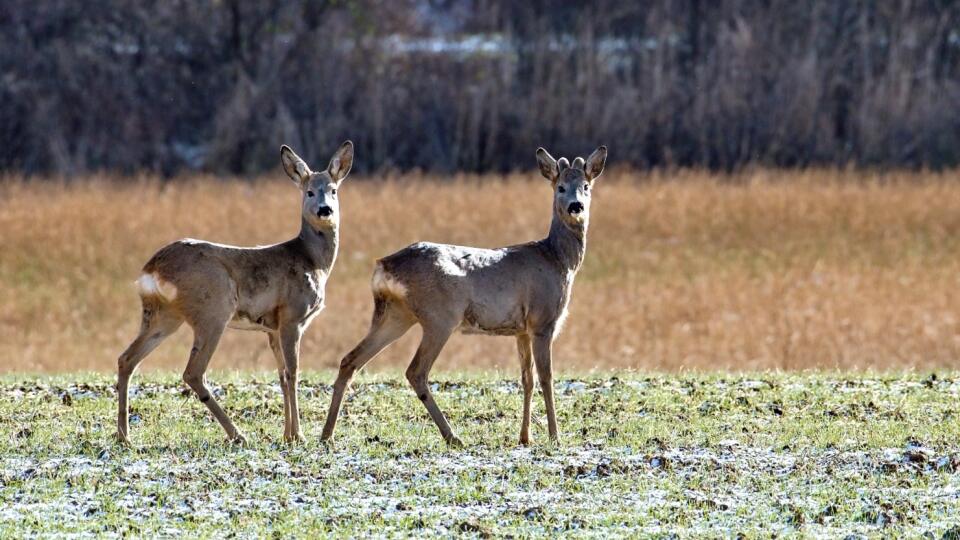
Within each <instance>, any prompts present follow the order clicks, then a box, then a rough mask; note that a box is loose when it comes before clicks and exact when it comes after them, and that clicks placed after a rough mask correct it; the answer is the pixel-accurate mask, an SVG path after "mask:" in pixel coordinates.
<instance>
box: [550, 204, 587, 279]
mask: <svg viewBox="0 0 960 540" xmlns="http://www.w3.org/2000/svg"><path fill="white" fill-rule="evenodd" d="M544 243H545V244H546V246H547V248H548V249H549V250H550V251H551V252H552V253H553V254H554V255H555V256H556V257H557V260H558V261H559V262H560V266H562V267H563V268H564V269H565V270H567V271H573V272H576V271H577V270H579V269H580V264H581V263H582V262H583V256H584V253H586V250H587V224H586V222H584V223H579V224H576V225H572V226H571V225H566V224H564V223H563V221H561V219H560V217H559V216H557V215H556V214H554V215H553V221H552V222H551V223H550V234H549V235H548V236H547V238H546V240H544Z"/></svg>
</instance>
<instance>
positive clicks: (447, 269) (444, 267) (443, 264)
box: [437, 257, 467, 276]
mask: <svg viewBox="0 0 960 540" xmlns="http://www.w3.org/2000/svg"><path fill="white" fill-rule="evenodd" d="M437 267H438V268H440V271H441V272H443V273H444V274H446V275H448V276H465V275H467V272H466V271H465V270H464V269H463V268H460V267H459V266H457V263H455V262H453V261H451V260H450V259H449V258H447V257H439V258H438V259H437Z"/></svg>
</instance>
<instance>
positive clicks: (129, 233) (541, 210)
mask: <svg viewBox="0 0 960 540" xmlns="http://www.w3.org/2000/svg"><path fill="white" fill-rule="evenodd" d="M527 157H528V162H530V163H532V162H533V157H532V155H531V156H527ZM571 157H572V156H571ZM953 178H954V176H953V174H952V173H945V174H931V173H917V174H912V173H896V174H894V173H888V174H882V175H881V174H868V173H863V172H856V171H835V170H819V171H814V170H809V171H806V172H782V171H770V170H763V169H758V170H753V171H750V172H743V173H740V174H737V175H733V176H722V177H717V176H714V175H711V174H708V173H703V172H692V171H686V172H679V173H671V174H669V175H665V174H660V173H654V174H640V173H633V172H628V171H624V170H620V171H618V170H616V169H611V170H610V171H608V172H607V173H605V174H604V176H603V177H602V178H601V179H600V180H599V181H598V185H597V189H596V192H595V194H594V202H593V210H592V213H593V216H592V218H591V228H590V236H589V243H588V248H587V257H586V262H585V264H584V267H583V269H582V270H581V272H580V274H579V276H578V277H577V282H576V285H575V287H574V293H573V300H572V303H571V312H570V313H571V315H570V318H569V320H568V322H567V324H566V327H565V329H564V332H563V334H562V335H561V338H560V340H559V341H558V344H557V347H556V354H555V358H556V363H557V366H558V367H557V369H558V370H559V372H561V373H563V372H567V371H568V370H571V369H578V370H585V369H591V368H636V369H644V370H648V369H665V370H680V369H689V368H699V369H724V368H730V369H740V370H754V369H770V368H781V369H801V368H813V367H817V368H871V367H872V368H902V367H916V368H921V369H925V368H929V367H934V366H955V365H956V359H957V358H958V357H960V184H957V183H956V182H955V181H953ZM450 180H451V177H446V176H445V177H438V176H437V177H435V176H423V175H410V174H407V175H401V176H395V177H390V178H388V179H387V180H386V181H384V182H365V181H363V179H362V178H350V179H348V180H347V181H346V183H345V184H344V187H343V189H342V190H341V210H342V214H343V215H342V223H341V229H342V245H341V252H340V257H339V259H338V261H337V264H336V267H335V268H334V271H333V274H332V276H331V279H330V281H329V284H328V288H327V295H328V296H327V307H326V309H325V310H324V312H323V313H322V314H321V315H320V316H319V317H317V318H316V319H314V322H313V324H312V326H311V328H310V330H309V331H308V332H307V333H306V335H305V341H304V345H303V358H302V363H303V365H304V366H305V367H306V368H308V369H309V368H321V367H333V366H336V365H338V364H339V361H340V358H341V357H342V355H344V354H345V353H346V352H347V351H349V350H350V348H351V347H353V346H354V345H355V344H356V343H357V342H358V341H359V339H360V338H361V337H362V336H363V335H364V333H365V332H366V329H367V325H368V323H369V319H370V315H371V312H372V300H371V295H370V287H369V279H370V275H371V272H372V268H373V261H374V260H375V259H376V258H379V257H382V256H384V255H385V254H388V253H391V252H393V251H395V250H397V249H399V248H401V247H403V246H405V245H407V244H409V243H411V242H415V241H420V240H431V241H436V242H451V243H458V244H466V245H479V246H489V247H493V246H499V245H507V244H512V243H520V242H525V241H528V240H531V239H535V238H541V237H543V236H544V235H546V231H547V228H548V225H549V220H550V204H551V199H550V190H549V188H548V186H547V183H546V182H545V181H544V180H542V179H540V178H539V176H538V175H536V174H535V173H533V172H530V173H529V174H523V175H510V176H505V177H501V176H495V175H486V176H472V175H456V176H455V177H453V181H450ZM299 196H300V195H299V192H298V191H297V190H296V189H295V188H294V186H293V185H292V184H291V183H290V181H289V180H287V179H286V178H285V177H284V176H283V175H282V173H280V172H279V171H277V172H276V173H275V174H273V175H271V176H269V177H264V178H262V179H260V180H257V181H254V182H249V183H246V182H221V181H218V180H214V179H210V178H205V177H195V178H190V179H184V181H182V182H174V183H167V184H163V183H161V182H160V181H158V180H157V179H156V178H152V177H138V178H137V179H136V181H134V182H125V181H123V179H121V178H116V177H108V176H96V177H92V178H89V179H87V181H83V182H75V183H70V184H64V183H51V182H43V183H36V182H34V183H23V182H19V181H16V179H8V181H7V182H5V183H4V182H0V246H3V247H2V251H0V305H2V306H3V309H0V358H3V359H4V362H3V364H2V365H0V369H2V370H12V371H19V372H23V371H37V370H50V371H58V370H76V369H96V370H104V371H112V370H114V369H115V368H116V358H117V356H118V355H119V354H120V352H121V351H122V350H123V348H124V347H125V346H126V345H127V343H128V342H129V340H130V339H132V338H133V336H134V335H135V334H136V331H137V327H138V324H139V320H140V307H139V299H138V297H137V295H136V292H135V288H134V286H133V280H134V279H136V278H137V276H138V275H139V273H140V268H141V266H142V264H143V263H144V262H145V261H146V260H147V259H148V258H149V257H150V255H151V254H152V253H153V252H154V251H156V250H157V249H158V248H159V247H160V246H162V245H164V244H166V243H168V242H170V241H173V240H175V239H177V238H181V237H195V238H204V239H209V240H212V241H218V242H227V243H236V244H241V245H253V244H267V243H273V242H279V241H281V240H285V239H287V238H290V237H293V236H294V235H295V234H296V232H297V231H298V227H299ZM418 337H419V330H418V329H414V330H411V331H410V332H409V335H407V336H405V337H404V339H403V340H401V341H400V342H399V343H397V344H396V345H394V346H393V347H391V348H390V349H388V350H387V351H386V352H385V353H384V354H383V356H382V357H380V358H378V359H377V360H375V361H374V362H373V364H372V365H371V367H372V368H373V369H380V368H383V367H386V366H392V367H398V366H399V367H405V366H406V364H407V363H408V362H409V359H410V358H411V357H412V354H413V348H414V347H415V345H416V343H417V340H418ZM189 347H190V332H189V331H188V330H181V331H180V332H179V333H178V334H176V335H175V336H174V337H173V338H171V339H169V340H168V341H167V342H165V343H164V345H163V346H161V347H160V348H159V349H158V350H157V351H156V352H154V353H153V355H152V356H151V357H150V358H148V359H147V361H146V362H145V364H144V366H145V368H146V369H152V368H156V367H166V368H173V369H177V370H179V369H182V366H183V365H184V364H185V362H186V358H187V354H188V351H189ZM515 355H516V351H515V346H514V343H513V341H512V340H511V339H507V338H484V337H476V336H463V337H461V336H456V337H454V339H453V340H452V341H451V343H450V344H449V345H448V346H447V347H446V348H445V349H444V352H443V355H442V356H441V358H440V361H439V363H438V367H439V368H440V369H439V370H438V371H443V370H446V369H450V368H461V369H467V368H491V367H501V368H502V369H505V370H507V372H509V373H513V372H514V371H515V370H517V369H518V367H517V361H516V359H515ZM273 365H274V364H273V359H272V357H271V355H270V352H269V350H268V348H267V343H266V338H265V337H264V336H263V335H262V334H259V333H252V332H242V331H236V330H231V331H228V332H227V334H226V335H225V337H224V340H223V341H222V342H221V344H220V347H219V349H218V351H217V353H216V356H215V357H214V360H213V366H214V367H215V368H218V367H219V368H236V367H240V368H246V369H254V368H260V369H272V367H273Z"/></svg>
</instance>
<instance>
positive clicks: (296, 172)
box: [280, 145, 311, 187]
mask: <svg viewBox="0 0 960 540" xmlns="http://www.w3.org/2000/svg"><path fill="white" fill-rule="evenodd" d="M280 163H282V164H283V170H284V172H286V173H287V176H289V177H290V179H291V180H293V181H294V183H296V184H297V187H303V184H304V182H306V181H307V180H309V179H310V174H311V172H310V167H307V164H306V163H305V162H304V161H303V160H302V159H300V156H298V155H297V154H296V152H294V151H293V150H291V149H290V147H289V146H287V145H283V146H281V147H280Z"/></svg>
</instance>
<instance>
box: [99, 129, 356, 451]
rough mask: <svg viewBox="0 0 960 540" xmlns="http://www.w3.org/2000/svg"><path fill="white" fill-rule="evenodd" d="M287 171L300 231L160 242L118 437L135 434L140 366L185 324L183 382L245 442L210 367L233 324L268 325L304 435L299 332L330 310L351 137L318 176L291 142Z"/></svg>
mask: <svg viewBox="0 0 960 540" xmlns="http://www.w3.org/2000/svg"><path fill="white" fill-rule="evenodd" d="M281 162H282V163H283V166H284V170H285V171H286V172H287V174H288V175H289V176H290V178H291V179H292V180H293V181H294V182H295V183H296V184H297V186H298V187H299V188H300V189H301V191H302V192H303V202H302V209H301V230H300V234H299V235H298V236H297V237H296V238H293V239H291V240H288V241H286V242H283V243H280V244H275V245H272V246H266V247H255V248H243V247H235V246H226V245H222V244H214V243H210V242H204V241H199V240H191V239H184V240H179V241H177V242H174V243H172V244H169V245H167V246H165V247H163V248H161V249H160V250H159V251H158V252H157V253H156V254H154V256H153V257H151V258H150V260H149V261H147V263H146V264H145V265H144V266H143V274H144V275H143V276H142V277H141V279H140V281H138V283H139V284H140V287H141V299H142V304H143V316H142V323H141V327H140V334H139V335H138V336H137V338H136V339H134V341H133V343H131V344H130V346H129V347H128V348H127V350H126V351H124V353H123V354H122V355H120V359H119V360H118V382H117V393H118V396H119V411H118V418H117V436H118V437H119V438H120V440H122V441H124V442H126V441H128V435H127V433H128V429H129V426H128V405H127V399H128V398H127V387H128V385H129V380H130V376H131V375H132V373H133V371H134V370H135V369H136V367H137V365H139V364H140V362H141V361H143V359H144V358H145V357H146V355H147V354H149V353H150V351H152V350H153V349H154V348H155V347H156V346H157V345H159V344H160V342H161V341H163V339H164V338H166V337H167V336H169V335H170V334H172V333H173V332H174V331H176V330H177V328H179V327H180V325H181V324H182V323H184V322H186V323H187V324H188V325H189V326H190V327H191V328H192V329H193V333H194V344H193V347H192V349H191V351H190V358H189V360H188V362H187V367H186V369H185V370H184V372H183V380H184V382H186V383H187V385H188V386H190V388H191V389H193V391H194V392H196V394H197V397H198V398H199V399H200V402H201V403H203V404H204V405H206V406H207V408H208V409H209V410H210V412H211V413H212V414H213V416H214V417H215V418H216V419H217V421H218V422H220V424H221V425H222V426H223V429H224V430H225V431H226V432H227V436H228V437H229V438H230V439H231V440H233V441H237V442H242V441H243V440H244V438H243V435H242V434H241V433H240V431H239V430H237V428H236V426H234V425H233V422H231V421H230V418H229V417H228V416H227V414H226V413H225V412H224V411H223V409H222V408H221V407H220V405H219V404H218V403H217V401H216V399H214V398H213V397H212V396H211V394H210V390H209V389H208V388H207V385H206V383H205V381H204V373H205V372H206V370H207V366H208V364H209V362H210V358H211V356H212V355H213V352H214V351H215V350H216V348H217V344H218V342H219V341H220V337H221V335H222V334H223V331H224V330H225V329H226V328H227V327H231V328H239V329H244V330H258V331H261V332H266V333H267V335H268V340H269V343H270V348H271V350H272V351H273V354H274V357H275V358H276V361H277V371H278V373H279V375H280V388H281V390H282V392H283V405H284V407H283V408H284V438H285V439H286V440H287V441H296V440H302V439H303V435H302V434H301V432H300V415H299V407H298V405H297V371H298V366H299V354H300V338H301V336H302V334H303V332H304V331H305V330H306V328H307V326H308V325H309V324H310V320H311V319H312V318H313V317H314V316H315V315H316V314H317V313H319V312H320V310H321V309H323V300H324V289H325V285H326V281H327V276H329V275H330V271H331V269H332V268H333V264H334V261H335V260H336V256H337V245H338V234H339V233H338V229H339V212H338V210H337V206H338V205H337V197H336V188H337V187H338V186H339V185H340V183H341V182H342V181H343V179H344V178H345V177H346V176H347V174H348V173H349V172H350V167H351V165H352V163H353V144H352V143H350V141H347V142H346V143H344V144H343V145H342V146H341V147H340V149H339V150H338V151H337V153H336V154H335V155H334V157H333V158H332V159H331V160H330V165H329V166H328V167H327V170H326V171H323V172H319V173H314V172H312V171H310V169H309V167H307V164H306V163H305V162H304V161H303V160H301V159H300V158H299V157H298V156H297V155H296V154H295V153H294V152H293V151H292V150H290V148H288V147H286V146H284V147H283V148H282V149H281Z"/></svg>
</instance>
